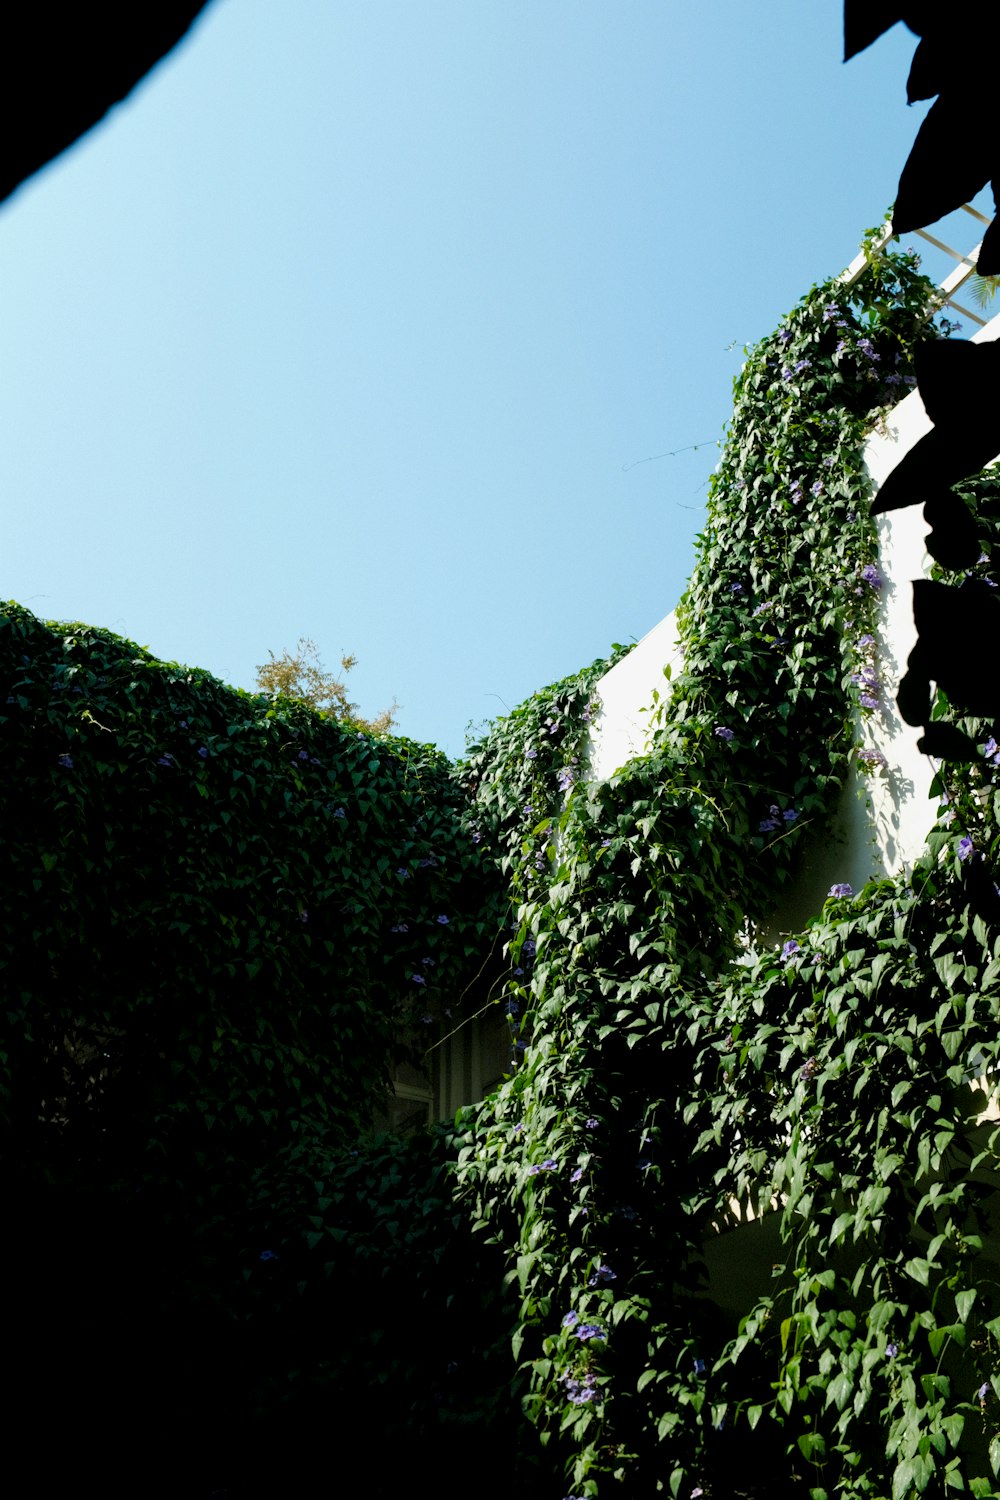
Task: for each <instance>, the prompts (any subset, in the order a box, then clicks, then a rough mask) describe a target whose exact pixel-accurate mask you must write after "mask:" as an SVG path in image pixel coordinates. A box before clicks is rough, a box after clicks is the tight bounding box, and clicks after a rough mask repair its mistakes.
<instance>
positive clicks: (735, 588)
mask: <svg viewBox="0 0 1000 1500" xmlns="http://www.w3.org/2000/svg"><path fill="white" fill-rule="evenodd" d="M729 592H730V593H731V594H742V592H743V585H742V583H731V584H730V585H729Z"/></svg>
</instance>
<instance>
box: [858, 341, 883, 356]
mask: <svg viewBox="0 0 1000 1500" xmlns="http://www.w3.org/2000/svg"><path fill="white" fill-rule="evenodd" d="M858 348H859V349H860V350H861V353H862V354H865V355H867V356H868V358H869V359H870V360H872V361H875V360H877V359H878V357H879V356H878V353H877V352H876V349H875V345H874V344H873V343H872V341H871V339H858Z"/></svg>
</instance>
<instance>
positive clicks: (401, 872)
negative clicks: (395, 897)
mask: <svg viewBox="0 0 1000 1500" xmlns="http://www.w3.org/2000/svg"><path fill="white" fill-rule="evenodd" d="M396 874H397V875H398V876H399V878H400V880H409V878H410V872H409V870H408V869H407V868H406V866H405V865H400V867H399V869H398V870H397V871H396Z"/></svg>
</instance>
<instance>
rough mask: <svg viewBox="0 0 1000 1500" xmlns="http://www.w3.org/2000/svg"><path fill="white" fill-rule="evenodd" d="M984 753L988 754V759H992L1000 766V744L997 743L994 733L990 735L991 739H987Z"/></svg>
mask: <svg viewBox="0 0 1000 1500" xmlns="http://www.w3.org/2000/svg"><path fill="white" fill-rule="evenodd" d="M983 754H984V755H985V756H986V759H987V760H989V761H992V762H993V764H994V765H995V766H1000V745H998V744H997V742H996V740H995V739H994V738H993V736H992V735H990V737H989V739H988V740H987V741H986V744H985V745H984V746H983Z"/></svg>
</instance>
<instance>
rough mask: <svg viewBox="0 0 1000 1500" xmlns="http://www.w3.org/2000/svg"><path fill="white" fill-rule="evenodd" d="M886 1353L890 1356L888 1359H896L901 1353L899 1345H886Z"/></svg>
mask: <svg viewBox="0 0 1000 1500" xmlns="http://www.w3.org/2000/svg"><path fill="white" fill-rule="evenodd" d="M885 1352H886V1354H887V1355H888V1357H889V1358H890V1359H895V1358H896V1355H897V1354H898V1353H899V1345H898V1344H886V1346H885Z"/></svg>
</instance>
